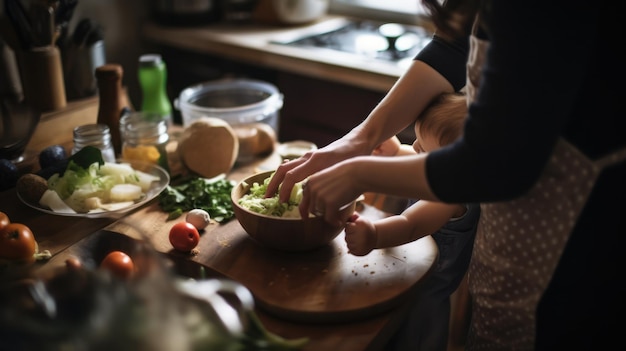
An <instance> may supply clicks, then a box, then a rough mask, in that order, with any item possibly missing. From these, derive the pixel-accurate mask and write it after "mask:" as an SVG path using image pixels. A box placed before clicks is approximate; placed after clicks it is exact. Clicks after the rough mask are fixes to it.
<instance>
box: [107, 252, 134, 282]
mask: <svg viewBox="0 0 626 351" xmlns="http://www.w3.org/2000/svg"><path fill="white" fill-rule="evenodd" d="M100 268H102V269H106V270H108V271H109V272H111V274H113V275H114V276H116V277H118V278H121V279H128V278H130V277H131V276H132V275H133V273H135V264H134V263H133V260H132V259H131V258H130V256H128V255H127V254H126V253H124V252H122V251H111V252H109V254H108V255H106V257H105V258H104V260H102V262H100Z"/></svg>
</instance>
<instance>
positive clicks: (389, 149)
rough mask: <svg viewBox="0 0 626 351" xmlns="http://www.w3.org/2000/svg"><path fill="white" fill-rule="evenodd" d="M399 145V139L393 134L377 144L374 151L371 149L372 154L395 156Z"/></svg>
mask: <svg viewBox="0 0 626 351" xmlns="http://www.w3.org/2000/svg"><path fill="white" fill-rule="evenodd" d="M400 145H401V143H400V139H398V137H396V136H393V137H391V138H389V139H387V140H385V141H383V142H382V143H381V144H380V145H378V146H377V147H376V148H375V149H374V151H372V155H377V156H395V155H397V154H398V150H400Z"/></svg>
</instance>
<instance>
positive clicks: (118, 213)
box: [17, 161, 170, 218]
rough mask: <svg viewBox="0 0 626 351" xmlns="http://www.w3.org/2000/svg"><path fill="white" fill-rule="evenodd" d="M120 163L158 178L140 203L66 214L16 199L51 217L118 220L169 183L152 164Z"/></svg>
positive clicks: (155, 195) (18, 194) (158, 168)
mask: <svg viewBox="0 0 626 351" xmlns="http://www.w3.org/2000/svg"><path fill="white" fill-rule="evenodd" d="M122 162H124V163H129V164H130V165H131V166H132V167H133V168H134V169H135V170H138V171H142V172H145V173H148V174H151V175H154V176H157V177H159V180H158V181H154V182H152V185H151V186H150V189H148V191H147V192H146V194H145V196H144V197H142V198H141V200H140V201H137V202H135V203H133V204H132V205H129V206H127V207H123V208H120V209H118V210H115V211H105V210H97V211H90V212H87V213H66V212H55V211H53V210H51V209H49V208H46V207H43V206H41V205H40V204H38V203H37V204H34V203H32V202H28V201H26V200H25V199H24V198H23V197H22V196H21V195H20V193H19V191H18V192H17V197H18V198H19V199H20V201H22V202H23V203H24V204H26V205H27V206H29V207H32V208H34V209H36V210H38V211H41V212H44V213H47V214H51V215H56V216H69V217H82V218H105V217H113V218H119V217H122V216H123V215H124V214H126V213H128V212H130V211H132V210H134V209H136V208H139V207H141V206H143V205H145V204H146V203H148V202H149V201H150V200H152V199H154V198H155V197H157V196H158V195H159V194H160V193H161V192H162V191H163V190H164V189H165V188H166V187H167V186H168V184H169V183H170V176H169V174H168V173H167V172H166V171H165V170H164V169H163V168H161V167H159V166H156V165H153V164H147V163H142V162H136V161H122Z"/></svg>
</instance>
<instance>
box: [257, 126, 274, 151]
mask: <svg viewBox="0 0 626 351" xmlns="http://www.w3.org/2000/svg"><path fill="white" fill-rule="evenodd" d="M254 127H255V128H256V129H257V131H258V135H259V136H258V141H257V145H256V150H255V155H265V154H269V153H271V152H272V151H274V146H275V145H276V140H277V137H276V132H275V131H274V128H272V127H271V126H270V125H269V124H267V123H255V124H254Z"/></svg>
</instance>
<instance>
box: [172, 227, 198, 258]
mask: <svg viewBox="0 0 626 351" xmlns="http://www.w3.org/2000/svg"><path fill="white" fill-rule="evenodd" d="M199 242H200V233H199V232H198V229H196V227H194V225H193V224H191V223H189V222H178V223H176V224H174V225H173V226H172V229H170V243H171V244H172V246H173V247H174V248H175V249H176V250H178V251H180V252H190V251H191V250H193V249H194V248H195V247H196V246H198V243H199Z"/></svg>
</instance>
